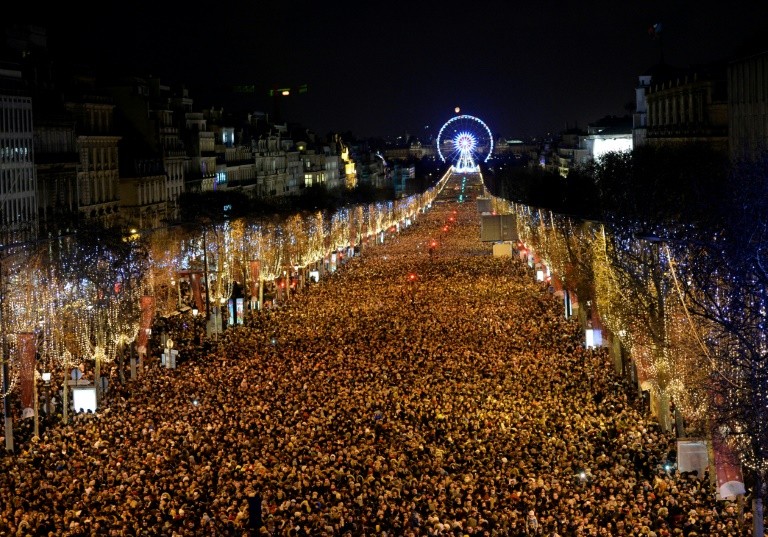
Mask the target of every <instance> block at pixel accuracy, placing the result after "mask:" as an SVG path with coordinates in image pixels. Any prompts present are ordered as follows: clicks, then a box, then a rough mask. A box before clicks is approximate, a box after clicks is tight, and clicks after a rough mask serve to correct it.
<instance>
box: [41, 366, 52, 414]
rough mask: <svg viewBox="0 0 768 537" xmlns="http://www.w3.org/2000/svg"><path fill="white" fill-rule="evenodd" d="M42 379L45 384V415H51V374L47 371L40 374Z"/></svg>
mask: <svg viewBox="0 0 768 537" xmlns="http://www.w3.org/2000/svg"><path fill="white" fill-rule="evenodd" d="M40 378H42V379H43V382H45V415H46V416H50V414H51V372H50V371H45V372H43V373H41V374H40Z"/></svg>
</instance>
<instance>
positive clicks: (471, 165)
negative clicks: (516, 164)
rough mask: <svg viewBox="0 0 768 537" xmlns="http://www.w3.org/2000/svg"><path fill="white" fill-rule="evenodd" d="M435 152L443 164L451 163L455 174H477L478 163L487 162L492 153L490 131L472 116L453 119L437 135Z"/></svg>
mask: <svg viewBox="0 0 768 537" xmlns="http://www.w3.org/2000/svg"><path fill="white" fill-rule="evenodd" d="M444 150H445V153H444ZM437 152H438V155H439V156H440V159H441V160H442V161H443V162H446V161H450V162H453V165H452V166H453V167H454V169H455V170H456V171H457V172H460V173H461V172H465V173H472V172H477V171H478V169H479V166H478V163H480V162H486V161H488V159H489V158H490V156H491V153H492V152H493V136H492V135H491V130H490V129H489V128H488V125H486V124H485V123H484V122H483V121H482V120H480V119H478V118H476V117H474V116H469V115H460V116H456V117H453V118H451V119H449V120H448V121H447V122H446V123H445V125H443V127H442V128H441V129H440V132H439V133H438V135H437Z"/></svg>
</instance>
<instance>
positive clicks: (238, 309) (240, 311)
mask: <svg viewBox="0 0 768 537" xmlns="http://www.w3.org/2000/svg"><path fill="white" fill-rule="evenodd" d="M235 313H236V318H237V324H243V316H244V315H245V301H244V300H243V299H242V298H236V299H235Z"/></svg>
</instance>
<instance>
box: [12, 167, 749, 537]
mask: <svg viewBox="0 0 768 537" xmlns="http://www.w3.org/2000/svg"><path fill="white" fill-rule="evenodd" d="M468 181H469V183H470V188H469V190H468V191H465V192H463V195H464V197H463V198H462V200H463V202H460V201H459V192H460V186H459V185H460V183H461V177H456V178H455V179H453V180H451V181H449V183H448V185H447V186H446V187H445V189H444V190H443V192H442V193H441V195H439V196H438V198H437V200H436V202H435V203H434V204H433V206H432V207H431V209H430V210H428V211H427V212H426V213H424V214H420V215H419V217H418V219H417V221H416V222H415V224H414V225H411V226H409V227H407V228H404V229H402V231H401V232H400V233H398V234H396V235H393V236H392V237H388V239H387V241H386V242H385V243H384V244H378V245H368V246H365V247H363V249H362V250H361V252H360V255H358V256H355V257H354V258H352V259H349V260H347V261H346V262H345V263H344V264H343V265H341V266H340V267H339V269H338V270H337V271H336V272H335V273H333V274H323V275H322V276H321V278H320V281H319V282H318V283H312V284H310V285H309V286H308V287H306V288H304V289H302V290H300V291H299V292H297V293H296V294H293V295H291V296H290V298H289V299H288V300H287V301H286V302H284V303H279V304H278V305H277V306H276V307H272V308H269V309H266V310H264V311H262V312H261V313H259V314H258V315H255V316H251V317H250V318H249V319H248V320H247V322H246V324H245V325H244V326H242V327H235V328H230V329H228V330H226V331H225V332H224V334H223V335H222V336H221V338H220V341H219V342H218V344H216V345H213V346H212V350H211V351H210V353H209V354H207V355H203V356H202V357H200V358H196V359H195V360H185V361H183V362H182V363H180V365H179V367H177V368H176V369H165V368H162V367H160V357H159V351H158V350H157V349H155V350H154V351H153V353H152V356H151V358H150V359H149V360H147V362H146V363H144V364H143V369H142V371H141V373H140V375H139V379H138V380H134V381H129V382H126V384H125V385H121V384H120V383H119V382H117V381H114V382H112V384H111V385H110V390H109V391H108V393H107V395H106V397H105V400H104V404H103V407H102V408H101V409H100V410H99V411H98V412H97V413H96V414H76V415H75V417H74V419H73V420H72V421H71V423H70V424H69V425H66V426H63V425H56V426H54V427H50V428H47V429H46V430H45V432H44V433H43V435H42V436H41V438H40V440H39V441H38V442H29V443H26V444H23V445H22V446H20V447H21V449H19V450H18V452H17V453H15V454H13V455H6V456H4V457H3V458H1V459H0V464H1V465H2V469H0V495H1V496H2V498H3V501H2V503H0V506H1V510H0V535H6V536H22V537H24V536H27V535H30V536H45V535H51V536H68V535H72V536H75V535H78V536H79V535H87V536H90V535H95V536H102V535H109V536H111V535H116V536H117V535H120V536H123V535H126V536H144V535H158V536H168V537H173V536H188V535H189V536H197V535H211V536H214V535H215V536H229V535H233V536H257V535H270V536H288V535H291V536H300V535H303V536H313V537H320V536H345V535H349V536H385V535H386V536H388V537H393V536H398V537H399V536H403V537H416V536H457V537H463V536H486V535H487V536H495V535H500V536H517V535H541V536H561V537H566V536H579V535H601V536H654V535H655V536H656V537H662V536H675V535H681V536H696V535H698V536H742V535H750V534H751V520H750V513H749V509H748V508H747V509H745V511H746V512H744V513H743V514H741V513H740V511H741V509H740V508H738V507H739V506H737V505H736V503H735V502H727V501H720V500H716V499H715V496H714V488H713V486H712V484H711V483H710V477H709V476H708V475H703V476H702V475H699V476H693V475H680V474H679V473H678V472H675V471H674V470H672V471H670V470H669V469H668V468H665V463H667V461H668V460H670V457H672V458H673V457H674V450H675V445H676V444H675V439H674V438H673V437H672V436H669V435H667V434H664V433H662V432H661V430H660V428H659V427H658V425H657V424H656V423H655V421H654V419H653V418H652V417H651V416H646V415H645V414H644V412H643V407H642V402H641V400H640V399H639V398H638V396H637V387H636V386H633V385H632V384H631V383H630V382H629V381H627V380H625V379H623V378H622V377H620V376H618V375H617V374H616V373H615V372H614V369H613V366H612V364H611V361H610V359H609V356H608V354H607V351H606V350H605V349H587V348H585V345H584V331H583V329H582V327H580V326H579V324H578V323H577V321H575V320H567V319H565V317H564V315H563V303H562V300H561V299H557V298H555V297H554V296H553V295H552V294H551V293H549V292H548V290H547V287H546V286H544V285H543V284H542V283H538V282H536V281H535V278H534V274H533V273H532V270H531V269H530V268H529V267H528V265H527V264H525V263H524V262H522V261H521V260H520V259H519V258H518V257H516V256H513V257H494V256H493V255H492V244H491V243H487V242H481V241H480V216H479V214H478V209H477V205H476V203H475V200H474V196H475V195H476V194H478V193H479V192H481V190H480V189H479V188H478V184H477V182H478V181H479V178H477V177H476V176H469V177H468ZM473 181H474V184H472V183H473ZM192 343H194V342H192ZM189 344H190V342H179V345H182V346H183V345H189Z"/></svg>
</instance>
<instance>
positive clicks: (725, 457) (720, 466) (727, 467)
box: [712, 431, 747, 500]
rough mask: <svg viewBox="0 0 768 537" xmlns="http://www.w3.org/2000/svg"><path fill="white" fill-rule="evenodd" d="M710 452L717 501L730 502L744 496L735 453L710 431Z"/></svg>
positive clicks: (715, 433) (718, 436)
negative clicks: (715, 482) (715, 477)
mask: <svg viewBox="0 0 768 537" xmlns="http://www.w3.org/2000/svg"><path fill="white" fill-rule="evenodd" d="M712 450H713V452H714V455H715V469H716V470H717V499H718V500H731V499H733V498H734V497H735V496H737V495H739V494H746V492H747V491H746V488H745V487H744V477H743V476H742V474H741V463H740V462H739V459H738V457H737V456H736V452H735V451H734V450H733V449H731V446H729V445H728V444H727V443H726V441H725V439H724V438H723V437H722V436H721V435H720V433H719V432H717V431H712Z"/></svg>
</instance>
